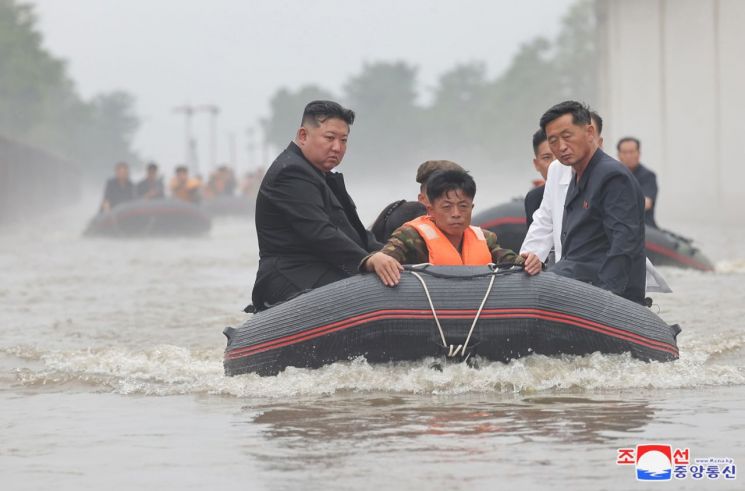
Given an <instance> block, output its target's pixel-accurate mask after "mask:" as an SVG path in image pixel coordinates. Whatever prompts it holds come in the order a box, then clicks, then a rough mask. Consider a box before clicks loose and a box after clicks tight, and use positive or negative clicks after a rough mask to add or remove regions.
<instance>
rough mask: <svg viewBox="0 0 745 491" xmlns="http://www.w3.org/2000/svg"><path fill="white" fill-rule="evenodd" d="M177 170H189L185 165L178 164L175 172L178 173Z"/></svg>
mask: <svg viewBox="0 0 745 491" xmlns="http://www.w3.org/2000/svg"><path fill="white" fill-rule="evenodd" d="M179 172H189V168H188V167H186V166H185V165H179V166H178V167H176V173H177V174H178V173H179Z"/></svg>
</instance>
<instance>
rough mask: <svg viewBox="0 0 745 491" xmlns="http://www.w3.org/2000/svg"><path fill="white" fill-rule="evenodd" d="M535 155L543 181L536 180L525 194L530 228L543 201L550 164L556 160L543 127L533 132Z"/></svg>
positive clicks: (534, 162)
mask: <svg viewBox="0 0 745 491" xmlns="http://www.w3.org/2000/svg"><path fill="white" fill-rule="evenodd" d="M533 155H534V158H533V166H534V167H535V170H537V171H538V173H539V174H540V175H541V178H542V182H541V181H538V182H536V186H535V187H534V188H533V189H531V190H530V191H528V194H526V195H525V219H526V220H527V224H528V228H530V224H531V223H533V213H535V211H536V210H537V209H538V208H539V207H540V206H541V201H543V191H544V190H545V189H546V178H547V176H548V166H549V165H551V162H553V161H554V154H552V153H551V148H549V146H548V142H547V141H546V133H545V132H544V131H543V130H541V129H539V130H538V131H536V132H535V133H533Z"/></svg>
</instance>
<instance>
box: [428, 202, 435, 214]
mask: <svg viewBox="0 0 745 491" xmlns="http://www.w3.org/2000/svg"><path fill="white" fill-rule="evenodd" d="M433 210H434V208H433V207H432V204H431V203H427V215H429V216H432V211H433Z"/></svg>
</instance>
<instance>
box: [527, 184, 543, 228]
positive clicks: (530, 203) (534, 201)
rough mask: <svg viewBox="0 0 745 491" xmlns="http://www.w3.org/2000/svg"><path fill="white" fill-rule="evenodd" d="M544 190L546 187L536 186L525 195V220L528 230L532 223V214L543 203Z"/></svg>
mask: <svg viewBox="0 0 745 491" xmlns="http://www.w3.org/2000/svg"><path fill="white" fill-rule="evenodd" d="M545 190H546V185H545V184H544V185H542V186H538V187H535V188H533V189H531V190H530V191H528V194H526V195H525V220H526V221H527V224H528V228H530V224H532V223H533V213H535V211H536V210H537V209H538V208H540V207H541V202H542V201H543V191H545Z"/></svg>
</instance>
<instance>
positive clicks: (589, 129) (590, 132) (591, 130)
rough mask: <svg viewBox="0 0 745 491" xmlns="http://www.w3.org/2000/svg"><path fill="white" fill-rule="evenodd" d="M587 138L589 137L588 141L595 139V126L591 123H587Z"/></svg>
mask: <svg viewBox="0 0 745 491" xmlns="http://www.w3.org/2000/svg"><path fill="white" fill-rule="evenodd" d="M587 138H589V139H590V141H592V140H595V127H594V126H593V125H591V124H588V125H587Z"/></svg>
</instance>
